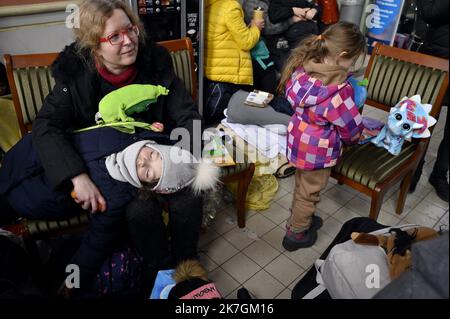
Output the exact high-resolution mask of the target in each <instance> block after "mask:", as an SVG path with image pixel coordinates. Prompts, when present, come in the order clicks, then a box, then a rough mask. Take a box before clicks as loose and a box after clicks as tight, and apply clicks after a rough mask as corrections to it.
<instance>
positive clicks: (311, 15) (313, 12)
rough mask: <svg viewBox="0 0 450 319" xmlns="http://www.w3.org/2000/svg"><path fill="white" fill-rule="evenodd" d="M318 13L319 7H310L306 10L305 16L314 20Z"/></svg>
mask: <svg viewBox="0 0 450 319" xmlns="http://www.w3.org/2000/svg"><path fill="white" fill-rule="evenodd" d="M316 13H317V9H315V8H312V9H309V10H308V11H306V14H305V17H306V19H308V20H312V19H313V18H314V16H315V15H316Z"/></svg>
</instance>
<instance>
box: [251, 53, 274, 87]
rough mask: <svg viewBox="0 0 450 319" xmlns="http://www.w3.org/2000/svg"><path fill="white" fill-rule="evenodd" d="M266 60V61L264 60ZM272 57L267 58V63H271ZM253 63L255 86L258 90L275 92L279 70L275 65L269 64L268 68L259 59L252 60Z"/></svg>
mask: <svg viewBox="0 0 450 319" xmlns="http://www.w3.org/2000/svg"><path fill="white" fill-rule="evenodd" d="M264 62H266V61H264ZM269 62H270V59H267V62H266V63H269ZM252 64H253V87H254V88H255V89H256V90H261V91H264V92H269V93H275V91H276V89H277V72H276V70H275V66H273V65H272V66H269V67H268V68H267V69H265V70H264V68H263V67H262V66H261V65H260V64H259V62H258V61H256V60H252Z"/></svg>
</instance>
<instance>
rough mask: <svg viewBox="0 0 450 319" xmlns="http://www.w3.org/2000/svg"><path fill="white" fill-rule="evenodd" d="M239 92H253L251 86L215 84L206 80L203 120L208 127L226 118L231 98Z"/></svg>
mask: <svg viewBox="0 0 450 319" xmlns="http://www.w3.org/2000/svg"><path fill="white" fill-rule="evenodd" d="M238 90H244V91H248V92H250V91H252V90H253V88H252V86H250V85H238V84H232V83H226V82H215V81H210V80H208V79H207V78H205V85H204V92H203V93H204V95H203V100H204V101H205V106H204V108H203V118H204V121H205V124H206V125H213V124H214V125H215V124H219V123H220V121H221V120H222V119H224V118H225V115H224V114H223V111H224V110H225V109H226V108H227V107H228V102H229V101H230V99H231V96H232V95H233V94H234V93H236V92H237V91H238Z"/></svg>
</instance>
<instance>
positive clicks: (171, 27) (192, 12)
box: [125, 0, 204, 110]
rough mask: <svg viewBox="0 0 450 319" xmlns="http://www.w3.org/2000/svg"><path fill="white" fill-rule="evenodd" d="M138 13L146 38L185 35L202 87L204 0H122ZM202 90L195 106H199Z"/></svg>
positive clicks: (159, 38)
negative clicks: (189, 40)
mask: <svg viewBox="0 0 450 319" xmlns="http://www.w3.org/2000/svg"><path fill="white" fill-rule="evenodd" d="M125 2H127V3H128V4H129V5H130V6H131V7H132V9H133V10H134V11H135V13H137V14H138V15H139V18H140V19H141V21H142V23H143V25H144V28H145V30H146V32H147V35H148V36H149V38H151V39H152V40H154V41H165V40H173V39H179V38H183V37H189V38H190V39H191V41H192V45H193V48H194V56H195V63H196V70H197V78H198V84H199V92H202V91H201V90H202V88H203V43H202V42H203V41H202V38H201V35H202V34H203V23H202V21H203V20H202V16H203V9H204V7H203V2H204V0H126V1H125ZM201 97H202V94H199V107H200V110H202V98H201Z"/></svg>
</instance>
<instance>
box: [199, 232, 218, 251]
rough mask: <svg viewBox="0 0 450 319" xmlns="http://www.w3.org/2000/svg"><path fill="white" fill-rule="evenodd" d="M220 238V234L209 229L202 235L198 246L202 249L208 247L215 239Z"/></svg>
mask: <svg viewBox="0 0 450 319" xmlns="http://www.w3.org/2000/svg"><path fill="white" fill-rule="evenodd" d="M219 236H220V234H218V233H217V232H216V231H215V230H214V229H212V228H211V227H209V228H207V229H206V231H204V232H201V233H200V236H199V241H198V246H199V247H200V248H202V247H204V246H206V245H208V244H209V243H210V242H212V241H213V240H214V239H217V238H218V237H219Z"/></svg>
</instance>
